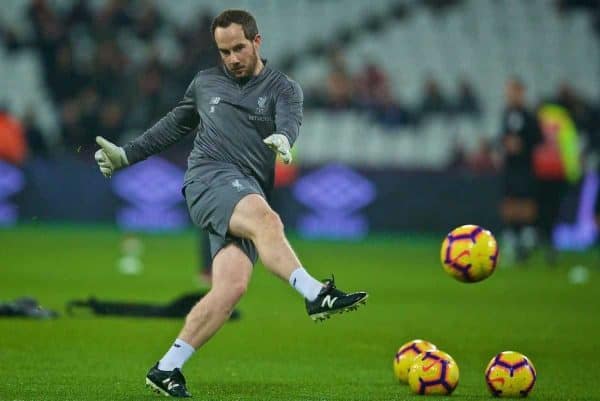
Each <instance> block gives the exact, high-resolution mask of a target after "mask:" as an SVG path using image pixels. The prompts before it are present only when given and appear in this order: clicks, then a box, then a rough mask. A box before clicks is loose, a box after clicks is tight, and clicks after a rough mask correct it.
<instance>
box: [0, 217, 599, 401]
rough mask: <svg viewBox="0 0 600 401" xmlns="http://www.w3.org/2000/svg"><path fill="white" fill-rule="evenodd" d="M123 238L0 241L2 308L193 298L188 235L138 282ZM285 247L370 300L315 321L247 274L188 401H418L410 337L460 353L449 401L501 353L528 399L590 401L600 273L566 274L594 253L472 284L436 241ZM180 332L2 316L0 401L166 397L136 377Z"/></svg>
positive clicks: (91, 232)
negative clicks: (122, 253) (400, 371)
mask: <svg viewBox="0 0 600 401" xmlns="http://www.w3.org/2000/svg"><path fill="white" fill-rule="evenodd" d="M120 239H121V235H120V234H119V233H118V232H117V231H115V230H113V229H109V228H95V229H90V228H84V229H81V228H53V227H44V226H41V227H39V226H38V227H32V226H30V227H25V228H18V229H13V230H4V231H0V274H1V279H0V299H11V298H14V297H17V296H21V295H32V296H35V297H37V298H38V299H39V300H40V302H41V303H42V304H43V305H45V306H48V307H50V308H55V309H58V310H60V311H63V308H64V303H65V301H66V300H69V299H73V298H81V297H87V296H89V295H96V296H98V297H104V298H107V299H115V300H140V301H143V300H146V301H148V300H157V301H167V300H169V299H171V298H173V297H175V296H177V295H178V294H180V293H182V292H184V291H190V290H194V289H195V286H196V282H195V278H194V264H195V249H194V246H195V238H194V234H193V233H191V232H188V233H185V234H179V235H154V236H143V237H142V240H143V242H144V244H145V253H144V255H143V261H144V263H145V270H144V273H143V274H142V275H140V276H123V275H121V274H120V273H119V272H118V270H117V268H116V260H117V258H118V256H119V241H120ZM292 242H293V244H294V245H295V247H296V249H297V251H298V252H299V254H300V255H301V257H302V259H303V261H304V264H305V265H306V266H307V267H308V268H309V270H310V271H312V272H313V273H314V274H315V275H316V276H318V277H321V276H326V275H328V274H329V273H330V272H335V274H336V279H337V282H338V284H339V286H340V287H341V288H345V289H366V290H368V291H369V292H370V299H369V303H368V305H367V306H366V307H365V308H361V309H359V310H358V311H357V312H354V313H353V314H347V315H341V316H337V317H335V318H332V319H331V320H329V321H327V322H325V323H323V324H314V323H312V322H311V321H310V320H309V319H308V318H307V316H306V314H305V311H304V309H303V304H302V301H301V299H300V298H299V296H298V295H297V294H296V293H295V292H294V291H292V290H290V288H289V286H288V285H287V284H285V283H282V282H279V281H277V280H276V279H275V278H273V277H271V276H269V275H268V274H267V273H266V272H265V270H264V269H263V268H262V267H257V268H256V271H255V274H254V276H253V279H252V283H251V286H250V289H249V292H248V294H247V295H246V296H245V298H244V299H243V301H242V303H241V305H240V309H241V310H242V312H243V314H244V317H243V319H242V320H241V321H239V322H234V323H228V324H227V325H226V326H225V327H224V328H223V330H222V331H221V332H220V333H219V334H218V335H217V336H216V337H215V338H213V339H212V340H211V341H210V342H209V343H208V344H207V345H206V346H205V347H204V348H202V349H201V350H200V351H199V352H197V354H196V355H195V356H194V358H193V359H192V360H191V361H190V362H189V363H188V364H187V365H186V366H185V369H184V371H185V374H186V376H187V379H188V383H189V388H190V391H191V392H192V393H193V394H194V395H195V399H199V400H263V401H265V400H298V401H300V400H302V401H307V400H314V401H317V400H340V401H341V400H344V401H347V400H413V399H421V398H420V397H419V396H412V395H410V393H409V390H408V388H407V387H405V386H401V385H399V384H397V383H395V382H394V380H393V379H392V367H391V365H392V358H393V355H394V353H395V351H396V349H397V347H398V346H399V345H400V344H402V343H404V342H405V341H407V340H410V339H413V338H424V339H427V340H430V341H432V342H434V343H435V344H437V345H438V347H440V348H441V349H443V350H445V351H446V352H448V353H450V354H451V355H452V356H453V357H454V358H455V359H456V361H457V363H458V365H459V366H460V372H461V376H460V384H459V386H458V388H457V389H456V391H455V393H454V394H453V395H452V397H451V399H453V400H482V399H490V398H491V397H490V396H489V394H488V392H487V390H486V387H485V384H484V380H483V369H484V367H485V365H486V363H487V362H488V361H489V359H490V358H491V357H492V356H493V355H494V354H495V353H497V352H500V351H504V350H515V351H520V352H523V353H525V354H526V355H528V356H529V357H530V358H531V360H532V361H533V362H534V364H535V366H536V368H537V371H538V382H537V385H536V387H535V389H534V391H533V393H532V394H531V396H530V398H531V399H536V400H563V401H564V400H598V399H600V389H599V387H600V385H599V383H598V379H597V377H598V372H600V339H599V334H600V323H599V322H598V319H597V317H598V310H599V308H600V296H599V291H598V289H597V288H598V283H599V281H600V273H599V272H598V271H596V270H594V269H592V271H591V273H590V280H589V282H588V283H587V284H584V285H579V286H574V285H571V284H569V282H568V280H567V272H568V267H570V266H572V265H575V264H584V265H587V266H590V267H592V266H593V265H594V264H596V266H597V265H598V263H597V260H594V259H593V258H594V255H593V254H587V255H585V254H567V255H563V256H562V257H561V265H562V266H560V267H558V268H556V269H549V268H546V267H545V266H544V265H543V263H541V261H542V258H541V257H540V256H536V257H535V259H534V260H533V261H532V262H531V263H530V266H529V267H528V268H527V269H507V268H504V269H503V268H500V269H499V270H498V271H497V272H496V273H495V275H494V276H493V277H492V278H490V279H489V280H487V281H485V282H482V283H479V284H474V285H466V284H462V283H458V282H456V281H454V280H452V279H451V278H449V277H448V276H447V275H446V274H444V273H443V271H442V269H441V268H440V266H439V262H438V245H439V244H438V241H437V240H434V239H424V238H419V239H411V238H409V237H407V236H404V237H401V238H379V239H370V240H367V241H363V242H356V243H335V242H309V241H303V240H299V239H292ZM180 325H181V322H180V321H169V320H159V319H148V320H134V319H125V318H94V317H91V316H85V315H84V316H79V317H66V316H63V317H61V318H60V319H57V320H54V321H31V320H19V319H0V400H3V401H4V400H36V401H41V400H44V401H47V400H61V401H65V400H128V401H133V400H152V399H160V398H159V397H158V396H156V395H154V394H152V393H149V392H148V390H147V389H145V388H144V386H143V382H144V375H145V373H146V371H147V369H148V368H149V367H150V366H151V365H152V364H153V363H155V362H156V360H157V359H159V358H160V357H161V356H162V354H163V353H164V351H165V350H166V349H167V347H168V346H169V345H170V342H171V340H172V339H173V338H174V336H175V335H176V334H177V332H178V330H179V328H180Z"/></svg>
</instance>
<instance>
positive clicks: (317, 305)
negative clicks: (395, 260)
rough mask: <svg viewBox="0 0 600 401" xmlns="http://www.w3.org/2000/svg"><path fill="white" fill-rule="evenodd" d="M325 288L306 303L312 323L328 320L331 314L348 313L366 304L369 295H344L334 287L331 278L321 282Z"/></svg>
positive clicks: (363, 293)
mask: <svg viewBox="0 0 600 401" xmlns="http://www.w3.org/2000/svg"><path fill="white" fill-rule="evenodd" d="M323 283H324V284H325V286H324V287H323V289H322V290H321V292H320V293H319V296H317V299H315V300H314V301H312V302H310V301H308V300H307V301H306V311H307V312H308V316H310V318H311V319H312V320H314V321H321V320H325V319H329V317H330V316H331V315H332V314H335V313H343V312H350V311H353V310H356V309H358V307H359V306H360V305H364V304H365V303H366V300H367V298H368V297H369V295H368V294H367V293H366V292H364V291H359V292H353V293H350V294H346V293H345V292H343V291H340V290H338V289H337V288H336V287H335V281H334V278H333V277H332V278H331V279H327V280H325V281H323Z"/></svg>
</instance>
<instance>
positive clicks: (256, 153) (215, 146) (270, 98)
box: [124, 62, 303, 194]
mask: <svg viewBox="0 0 600 401" xmlns="http://www.w3.org/2000/svg"><path fill="white" fill-rule="evenodd" d="M265 63H266V62H265ZM302 103H303V94H302V89H301V88H300V85H298V83H296V82H295V81H293V80H291V79H290V78H288V77H287V76H286V75H285V74H283V73H282V72H279V71H276V70H274V69H272V68H270V67H269V66H267V65H266V64H265V66H264V68H263V69H262V71H261V72H260V73H259V74H258V75H257V76H253V77H251V78H250V79H249V80H246V82H244V83H241V82H240V81H239V80H237V79H235V78H234V77H232V76H231V75H230V74H229V73H228V72H227V70H226V69H225V67H224V66H219V67H214V68H210V69H207V70H202V71H200V72H198V74H196V76H195V77H194V80H193V81H192V83H191V84H190V85H189V87H188V89H187V90H186V92H185V95H184V97H183V99H182V100H181V101H180V102H179V103H178V104H177V105H176V106H175V107H174V108H173V110H171V111H170V112H169V113H167V115H166V116H164V117H163V118H162V119H161V120H160V121H158V122H157V123H156V124H155V125H154V126H152V127H151V128H150V129H148V130H147V131H146V132H144V134H142V135H141V136H139V137H138V138H136V139H134V140H133V141H131V142H129V143H128V144H126V145H125V146H124V149H125V153H126V155H127V159H128V160H129V163H130V164H133V163H136V162H138V161H141V160H144V159H146V158H147V157H149V156H151V155H154V154H157V153H159V152H161V151H162V150H164V149H166V148H167V147H169V146H170V145H172V144H174V143H175V142H177V141H179V140H180V139H181V138H183V137H184V136H185V135H188V134H189V133H191V132H193V131H194V130H196V128H197V129H198V134H197V135H196V138H195V140H194V148H193V149H192V151H191V153H190V156H189V158H188V170H187V172H186V174H185V179H184V185H186V184H187V183H189V182H191V181H193V180H194V177H196V176H198V175H199V174H201V173H202V172H205V171H206V170H205V169H203V168H202V167H203V164H204V163H206V162H207V161H218V162H222V163H229V164H232V165H234V166H235V167H237V168H238V169H239V170H240V171H241V172H242V173H244V174H246V175H250V176H253V177H255V178H256V179H257V180H258V182H259V184H260V185H261V187H262V188H263V190H264V191H265V193H267V194H268V193H269V192H270V191H271V189H272V186H273V177H274V170H275V152H273V150H271V149H270V148H268V147H267V146H266V145H265V144H264V143H263V139H264V138H266V137H267V136H269V135H271V134H273V133H280V134H283V135H285V136H286V137H287V138H288V140H289V142H290V145H293V144H294V142H295V141H296V138H297V137H298V132H299V129H300V124H301V123H302Z"/></svg>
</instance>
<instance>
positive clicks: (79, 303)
mask: <svg viewBox="0 0 600 401" xmlns="http://www.w3.org/2000/svg"><path fill="white" fill-rule="evenodd" d="M204 295H206V293H205V292H196V293H189V294H183V295H181V296H180V297H178V298H176V299H174V300H173V301H171V302H169V303H168V304H164V305H162V304H152V303H141V302H119V301H102V300H99V299H97V298H95V297H90V298H88V299H87V300H73V301H70V302H68V303H67V312H68V313H69V314H70V315H73V314H75V311H76V309H89V310H90V311H91V312H92V313H94V314H96V315H103V316H128V317H141V318H144V317H162V318H184V317H185V316H186V315H187V314H188V312H189V311H190V309H192V307H193V306H194V305H196V303H197V302H198V301H199V300H200V298H202V297H203V296H204ZM239 318H240V312H239V311H238V310H237V309H235V310H234V311H233V313H232V314H231V317H230V318H229V320H237V319H239Z"/></svg>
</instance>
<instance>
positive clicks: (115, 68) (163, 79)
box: [0, 0, 600, 168]
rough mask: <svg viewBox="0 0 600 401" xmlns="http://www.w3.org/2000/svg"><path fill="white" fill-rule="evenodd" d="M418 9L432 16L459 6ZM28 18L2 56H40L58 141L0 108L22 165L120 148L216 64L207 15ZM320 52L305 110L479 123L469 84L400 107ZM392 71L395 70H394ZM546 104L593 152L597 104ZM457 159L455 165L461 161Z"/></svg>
mask: <svg viewBox="0 0 600 401" xmlns="http://www.w3.org/2000/svg"><path fill="white" fill-rule="evenodd" d="M426 3H427V5H428V6H430V7H432V8H433V9H434V10H436V9H438V8H439V9H441V8H444V7H448V6H450V5H452V4H453V3H458V2H447V1H427V2H426ZM596 5H597V2H595V1H581V0H580V1H560V2H556V7H559V8H560V9H562V10H567V9H569V8H570V7H583V8H588V9H589V10H590V12H592V13H595V14H594V15H595V16H596V17H595V18H596V21H597V20H598V17H597V15H598V9H599V8H600V7H595V6H596ZM27 15H28V18H29V20H30V22H31V24H32V26H33V36H30V37H24V36H23V35H19V34H17V33H16V32H14V31H13V30H10V29H8V28H6V27H4V28H3V27H2V26H1V25H0V41H2V42H3V45H4V47H5V48H6V49H7V53H8V55H10V54H11V53H17V52H18V51H20V50H21V49H24V48H29V49H35V50H36V51H37V52H39V54H40V55H41V60H42V63H43V75H44V76H43V80H44V82H45V85H46V86H47V88H48V89H49V93H50V94H51V98H52V101H53V103H54V106H55V110H56V113H58V115H59V118H58V121H59V125H60V138H59V140H57V141H55V142H52V143H49V141H48V140H47V135H43V133H42V132H40V128H39V127H38V125H37V124H36V123H35V118H34V114H35V110H33V109H30V110H28V111H27V113H25V115H23V116H21V118H20V119H19V120H20V121H18V122H17V121H16V120H14V119H11V120H10V122H7V119H8V115H9V114H10V110H6V107H2V105H1V104H0V107H2V108H4V110H3V113H4V116H3V117H2V119H1V120H0V126H1V127H11V129H21V130H22V131H23V132H24V137H25V138H26V141H24V142H23V141H21V142H22V143H21V144H20V145H19V141H18V140H12V142H15V144H14V145H12V146H15V147H16V148H19V147H22V148H25V147H27V148H28V152H29V154H31V155H46V154H48V153H55V152H60V151H67V152H76V153H82V154H83V155H85V157H88V156H89V152H90V151H91V150H92V148H93V147H94V138H95V136H97V135H103V136H105V137H107V138H108V139H110V140H113V141H117V142H123V140H126V139H127V138H128V137H127V136H126V135H127V133H130V134H132V135H138V134H139V133H141V132H143V130H144V129H146V128H147V127H149V125H150V124H152V123H153V122H155V121H157V120H158V119H159V118H160V117H161V116H163V115H164V114H165V113H166V112H167V111H168V110H169V109H170V108H171V107H173V105H174V104H175V103H176V102H177V100H178V99H179V98H180V97H181V94H182V93H183V92H184V90H185V87H186V86H187V84H188V83H189V81H190V80H191V78H192V77H193V76H194V74H195V72H196V71H197V70H198V69H202V68H207V67H210V66H213V65H215V64H216V63H217V62H218V57H217V53H216V50H215V49H214V45H213V43H212V39H211V37H210V34H209V26H210V22H211V18H212V15H211V14H210V12H208V11H206V12H203V13H201V14H200V15H198V16H197V17H196V18H194V19H193V23H191V24H188V25H183V26H175V25H169V21H167V20H166V19H164V18H163V17H162V16H161V14H160V12H159V11H158V10H157V8H156V7H154V6H153V4H152V3H151V2H131V1H123V0H109V1H106V2H105V4H104V5H103V6H102V7H100V8H96V9H94V10H92V8H91V7H90V5H89V3H88V2H87V1H84V0H79V1H75V2H74V3H73V4H72V5H71V6H68V7H62V8H60V7H56V6H55V4H54V3H52V2H48V1H46V0H34V1H31V3H30V6H29V9H28V12H27ZM163 30H169V31H170V32H173V35H172V37H173V38H175V40H176V41H177V47H178V48H179V49H180V51H179V52H178V54H177V56H176V57H172V58H171V61H169V62H165V61H164V59H165V58H164V57H161V56H160V54H159V51H158V50H157V48H156V47H155V43H156V39H157V38H158V33H159V32H160V31H163ZM128 43H129V44H131V43H135V44H136V46H137V47H135V48H136V49H140V48H141V49H143V51H142V52H137V53H135V52H133V53H132V52H130V51H129V49H131V48H133V47H131V46H128V45H127V44H128ZM390 51H393V49H390ZM326 52H327V54H329V71H328V73H327V75H326V79H325V82H322V83H321V84H320V85H318V86H316V87H315V86H314V85H312V86H309V87H306V86H305V88H304V89H305V108H306V109H307V110H311V109H325V110H329V111H332V112H336V111H340V110H342V111H347V110H355V111H357V112H360V113H367V114H368V115H369V116H370V117H371V119H372V121H373V122H374V123H376V124H380V125H383V126H386V127H395V126H413V127H418V126H419V124H421V123H422V122H423V121H426V120H427V119H428V118H431V117H436V116H455V115H460V116H465V117H467V118H473V119H478V118H480V116H481V114H482V112H483V111H485V110H483V109H484V107H483V105H482V104H481V102H480V94H479V93H477V91H476V90H475V89H474V87H473V85H472V84H471V81H470V77H469V76H463V77H461V78H460V79H458V81H457V82H456V85H455V88H443V87H442V86H441V84H440V82H438V80H437V79H436V76H434V75H433V74H430V75H429V76H428V77H427V79H425V80H424V82H422V90H421V95H420V96H419V98H418V99H413V100H412V101H410V102H409V101H405V100H404V99H402V98H400V97H399V96H398V94H397V93H394V92H393V91H392V90H391V85H390V81H391V80H394V79H395V78H396V77H394V76H390V75H388V74H387V73H386V72H385V70H384V69H382V68H381V65H382V64H384V63H386V60H365V63H364V66H363V68H362V69H361V70H360V71H359V72H358V73H351V72H349V69H348V68H347V66H346V63H345V57H344V51H343V50H342V49H341V46H337V45H336V43H335V42H332V43H330V44H329V47H328V48H327V50H326ZM265 56H266V57H268V54H267V55H265ZM410 62H417V63H418V60H410ZM473 62H476V60H474V61H473ZM395 68H397V69H398V70H399V71H401V70H402V66H396V67H395ZM388 70H389V69H388ZM525 84H527V83H526V82H525ZM498 96H501V94H500V93H499V94H498ZM549 96H550V97H551V98H550V99H529V101H530V102H531V105H535V104H537V103H540V102H542V101H546V100H551V101H553V102H555V103H558V104H561V105H563V106H565V107H566V108H567V109H568V110H569V111H570V112H571V113H572V115H573V117H574V118H575V121H576V123H577V126H578V128H580V129H581V130H582V131H583V132H585V133H594V135H591V137H592V140H591V142H592V143H594V144H595V143H596V142H598V141H597V140H596V139H595V133H596V132H598V127H599V122H598V116H599V115H600V112H599V109H600V106H599V104H598V103H599V102H598V99H588V98H585V97H584V96H583V95H582V94H580V93H578V92H577V91H576V90H575V89H574V88H573V86H571V85H570V83H569V81H568V80H565V81H564V82H563V83H562V84H561V85H560V86H559V87H557V88H556V89H555V93H553V94H549ZM13 117H14V116H13ZM3 129H4V130H6V129H7V128H3ZM500 129H501V127H498V130H500ZM416 131H417V132H418V129H417V130H416ZM486 134H488V136H489V133H486ZM124 136H125V137H124ZM6 137H7V135H6V134H3V139H2V140H3V141H4V142H5V143H8V142H11V141H10V140H9V139H7V138H6ZM494 147H495V146H494V144H492V143H489V142H483V143H482V147H481V148H480V151H479V152H478V153H475V154H474V155H471V156H470V160H471V162H469V163H470V164H474V165H475V166H480V167H481V166H484V167H486V166H487V167H491V168H494V166H495V165H496V163H494V162H493V160H492V159H493V158H492V157H491V156H490V154H491V151H492V150H493V149H494ZM9 153H10V152H9ZM17 153H18V152H17ZM459 153H460V152H459ZM488 156H489V157H488ZM23 157H24V156H23ZM23 157H13V159H15V160H13V161H15V162H19V161H22V160H19V159H22V158H23ZM4 158H5V159H7V158H8V159H10V157H8V156H6V157H4ZM457 158H458V159H459V160H460V159H461V156H460V154H459V155H458V156H457ZM473 160H474V162H472V161H473ZM469 163H468V164H469Z"/></svg>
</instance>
